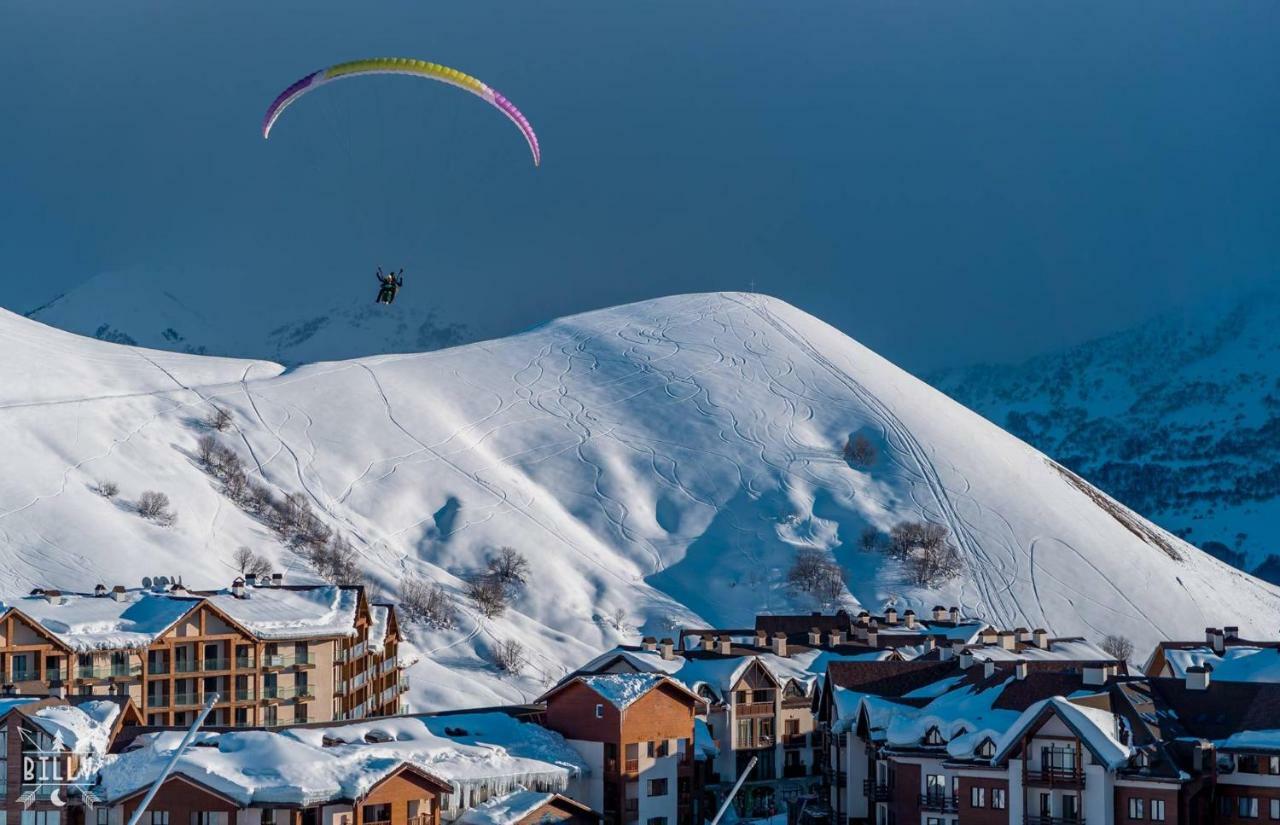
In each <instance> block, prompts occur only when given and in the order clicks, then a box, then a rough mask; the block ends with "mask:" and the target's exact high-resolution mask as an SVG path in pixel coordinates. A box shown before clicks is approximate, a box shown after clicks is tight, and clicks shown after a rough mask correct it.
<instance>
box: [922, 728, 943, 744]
mask: <svg viewBox="0 0 1280 825" xmlns="http://www.w3.org/2000/svg"><path fill="white" fill-rule="evenodd" d="M924 743H925V744H926V745H941V744H943V740H942V734H941V733H940V732H939V731H938V728H937V726H936V725H935V726H934V727H932V728H929V729H928V730H927V731H925V732H924Z"/></svg>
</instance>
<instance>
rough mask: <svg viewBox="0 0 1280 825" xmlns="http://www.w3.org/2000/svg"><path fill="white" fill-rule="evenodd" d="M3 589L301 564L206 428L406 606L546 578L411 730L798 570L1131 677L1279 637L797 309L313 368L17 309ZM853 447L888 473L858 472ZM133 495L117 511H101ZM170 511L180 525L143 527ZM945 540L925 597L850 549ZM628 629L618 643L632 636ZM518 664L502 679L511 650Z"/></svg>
mask: <svg viewBox="0 0 1280 825" xmlns="http://www.w3.org/2000/svg"><path fill="white" fill-rule="evenodd" d="M0 351H3V353H4V356H5V357H4V358H3V359H0V416H2V417H3V419H2V420H3V426H0V455H3V456H5V472H4V473H3V474H2V475H0V563H3V565H4V567H5V569H6V571H11V574H10V576H8V577H7V582H8V584H6V585H5V587H7V588H8V589H9V591H12V592H9V593H7V594H0V595H10V596H12V595H16V594H20V593H22V592H24V591H25V590H26V589H28V588H30V587H32V586H34V585H36V584H44V585H54V586H58V587H61V588H63V589H84V588H87V587H90V586H92V585H93V584H95V583H97V582H98V581H102V582H104V583H106V584H108V585H112V584H115V583H123V584H129V585H133V584H136V583H137V581H138V580H139V579H140V577H141V576H143V575H157V574H164V575H171V576H172V575H181V576H182V577H183V580H184V581H185V582H186V583H187V585H188V586H193V587H202V586H219V585H225V584H226V583H227V582H228V581H229V580H230V578H231V577H232V575H233V569H232V566H231V562H230V557H231V554H232V552H233V551H234V550H235V548H236V547H238V546H240V545H249V546H251V547H253V548H255V549H256V550H258V551H259V552H262V553H266V554H268V555H270V556H272V558H273V559H275V560H276V561H277V563H278V564H280V565H282V566H287V567H288V576H289V577H290V578H291V579H293V580H298V579H302V578H305V577H307V576H308V575H309V574H308V572H307V570H306V567H305V565H304V564H303V563H302V562H301V561H300V560H299V559H297V558H296V557H293V556H292V555H291V554H290V552H289V551H288V550H286V549H285V548H283V547H282V546H280V545H279V544H278V543H277V542H276V541H275V540H274V538H273V536H272V534H271V533H270V532H268V531H267V530H266V529H265V528H264V527H262V526H261V525H260V524H259V523H258V522H257V521H255V520H253V519H252V518H250V517H248V516H247V515H245V514H244V513H242V512H240V511H239V510H238V509H237V508H236V507H235V506H233V505H232V504H231V503H230V502H229V501H227V500H226V499H225V498H224V497H223V496H222V495H221V494H220V493H219V491H218V489H217V487H216V485H215V484H214V483H212V481H211V480H210V479H209V478H208V477H207V476H206V475H205V474H204V473H203V472H202V471H201V469H200V468H199V466H198V464H197V462H196V461H195V459H194V456H193V451H194V447H195V442H196V439H197V438H198V436H199V435H201V434H202V433H204V432H206V431H205V430H203V429H202V428H201V425H200V421H201V419H203V418H204V417H205V416H206V415H207V414H208V412H209V410H210V408H211V405H212V404H214V403H216V404H218V405H221V406H224V407H226V408H227V409H229V410H230V411H231V412H232V415H233V422H234V423H233V427H232V428H231V430H229V431H228V432H226V433H224V434H222V435H221V436H220V437H221V438H222V440H223V442H224V443H226V444H227V445H229V446H232V447H234V448H235V449H236V450H238V451H239V452H240V454H241V455H242V456H243V457H244V459H245V461H246V462H247V463H248V465H249V466H250V468H251V470H252V471H253V473H254V474H255V475H260V476H261V477H262V478H263V479H265V480H266V481H267V482H268V483H270V484H271V485H273V486H274V487H276V488H277V489H279V490H281V491H288V492H293V491H298V492H301V493H303V494H304V495H306V496H307V497H308V498H309V499H310V500H311V501H312V503H313V504H314V506H315V508H316V509H317V511H318V512H319V513H320V514H321V515H322V516H323V517H324V518H325V519H326V521H328V522H329V523H330V524H331V525H332V526H334V527H335V528H337V529H339V530H341V531H343V532H344V533H346V534H347V535H349V536H350V537H351V539H352V541H353V543H354V544H355V546H356V548H357V550H358V551H359V553H360V554H361V556H362V560H363V564H364V566H365V568H366V569H367V572H368V574H369V576H370V577H371V578H372V579H373V580H374V581H375V582H377V583H378V584H380V585H381V586H382V587H383V588H384V589H385V590H386V591H387V592H388V593H394V592H395V587H396V582H397V581H398V580H399V579H401V578H402V577H404V576H405V575H406V574H416V575H422V576H426V577H429V578H431V579H434V580H436V581H439V582H442V583H443V584H445V585H446V586H447V587H449V588H452V589H454V590H457V591H460V590H461V588H462V580H463V577H464V576H466V575H467V574H468V573H469V572H471V571H474V570H475V569H477V568H478V567H480V566H481V565H482V564H483V560H484V558H485V556H486V554H487V553H489V552H490V551H491V550H492V548H494V547H497V546H502V545H510V546H513V547H516V548H518V549H519V550H520V551H522V552H524V553H525V554H526V555H527V556H528V557H529V558H530V560H531V561H532V571H531V576H530V581H529V584H528V586H527V587H526V588H525V590H524V593H523V594H522V595H521V596H520V598H519V599H518V600H517V602H516V604H515V605H514V608H513V609H512V610H510V611H508V612H507V613H506V614H505V615H504V616H502V617H501V618H499V619H494V620H488V619H483V618H482V617H480V616H479V615H478V614H476V613H474V612H472V611H470V610H468V611H466V612H465V615H464V616H463V619H462V621H461V622H460V624H459V627H457V628H456V629H454V630H450V631H430V630H427V629H425V628H421V627H417V628H413V632H414V633H415V636H416V643H417V646H418V648H419V649H420V651H422V654H423V658H422V661H421V662H419V664H418V665H416V678H415V681H414V694H413V696H412V698H413V699H414V700H415V701H416V702H418V704H419V706H441V705H450V704H452V705H476V704H484V703H486V702H493V701H505V700H519V699H524V698H531V697H532V696H533V695H534V694H536V693H537V692H538V691H539V690H540V688H541V686H542V685H543V684H545V683H546V682H548V681H550V680H552V679H555V678H558V677H559V676H561V675H562V674H563V673H564V671H565V668H566V667H570V666H577V665H579V664H581V663H582V662H583V661H585V660H586V659H588V658H589V657H590V656H591V655H593V654H594V653H596V652H598V651H600V650H602V649H604V648H606V647H609V646H612V645H614V644H615V643H618V642H620V641H634V639H635V635H636V633H637V632H639V631H641V630H644V631H647V632H664V631H666V630H667V629H668V628H669V627H670V626H671V625H672V624H674V623H681V622H688V623H696V624H698V625H700V626H705V624H707V623H714V624H719V625H726V624H727V625H733V626H743V625H749V624H750V620H751V617H752V616H753V615H754V614H755V613H757V612H760V611H775V612H776V611H783V610H790V609H805V610H807V609H810V608H811V607H813V605H811V604H809V603H808V602H806V601H804V600H803V598H801V597H791V596H789V595H788V594H787V592H786V589H785V587H784V586H783V580H784V577H785V572H786V569H787V567H788V566H789V564H790V562H791V561H792V559H793V558H794V557H795V554H796V551H797V549H798V548H802V547H816V548H819V549H821V550H823V551H824V552H830V553H832V554H834V556H835V558H836V559H838V560H839V561H840V562H841V563H842V564H843V565H845V567H846V568H847V571H848V573H847V577H846V580H847V584H848V586H849V588H850V594H849V595H848V597H847V599H846V601H847V602H848V603H849V604H853V601H854V600H857V601H859V602H861V603H863V604H866V605H869V606H875V607H879V606H880V605H882V604H883V603H884V602H885V601H886V600H889V599H894V600H896V601H897V603H898V605H899V606H900V607H904V606H914V607H915V608H916V609H917V610H920V609H921V607H925V608H927V607H930V606H932V605H933V604H934V603H938V602H941V603H943V604H960V605H963V606H964V609H965V610H966V612H969V613H971V614H977V615H980V616H983V617H986V618H988V619H990V620H991V621H993V622H996V623H999V624H1001V625H1005V626H1010V627H1012V626H1016V625H1025V626H1028V627H1036V626H1044V627H1046V628H1049V629H1050V630H1051V631H1052V632H1054V633H1055V634H1059V635H1061V634H1074V633H1078V634H1083V635H1085V636H1088V637H1089V638H1091V639H1095V640H1096V639H1098V638H1100V637H1101V636H1102V635H1103V634H1106V633H1110V632H1119V633H1123V634H1125V635H1128V636H1130V637H1131V638H1132V639H1133V640H1134V642H1135V643H1136V644H1137V646H1138V648H1139V650H1140V651H1145V650H1146V649H1148V648H1149V647H1150V646H1151V645H1152V644H1153V643H1154V642H1155V640H1156V639H1157V638H1158V637H1161V636H1173V637H1183V636H1191V637H1198V636H1199V634H1200V633H1201V632H1202V630H1203V627H1204V626H1205V625H1210V624H1219V625H1220V624H1224V623H1226V624H1238V625H1240V626H1241V630H1242V632H1243V633H1245V634H1249V633H1260V634H1271V633H1274V630H1275V628H1276V627H1277V626H1278V625H1280V598H1277V596H1278V595H1280V593H1278V592H1277V590H1276V589H1274V588H1272V587H1270V586H1267V585H1263V584H1261V583H1259V582H1258V581H1256V580H1254V579H1251V578H1250V577H1248V576H1246V575H1244V574H1241V573H1240V572H1238V571H1236V570H1234V569H1232V568H1230V567H1228V566H1227V565H1225V564H1222V563H1220V562H1218V561H1216V560H1214V559H1212V558H1210V557H1208V556H1206V555H1204V554H1202V553H1200V552H1199V551H1197V550H1195V549H1194V548H1191V547H1190V546H1188V545H1186V544H1185V543H1183V542H1181V541H1180V540H1178V539H1176V538H1173V537H1172V536H1170V535H1168V534H1166V533H1164V532H1162V531H1160V530H1159V529H1157V528H1155V527H1153V526H1151V525H1150V524H1148V523H1147V522H1145V521H1144V520H1142V519H1141V518H1139V517H1137V516H1135V515H1133V514H1132V513H1130V512H1129V511H1127V510H1125V509H1124V508H1123V507H1120V506H1119V505H1116V504H1115V503H1114V502H1112V501H1110V500H1109V499H1107V498H1106V497H1104V496H1101V495H1100V494H1098V493H1097V492H1096V491H1095V490H1093V489H1092V488H1090V487H1088V486H1087V485H1085V484H1084V483H1083V482H1080V481H1079V480H1078V479H1076V478H1074V477H1073V476H1072V475H1071V474H1069V473H1067V472H1065V471H1062V470H1060V469H1059V468H1057V467H1056V465H1054V464H1053V463H1052V462H1051V461H1049V460H1048V459H1046V458H1045V457H1044V456H1043V455H1041V454H1040V453H1038V452H1036V451H1035V450H1033V449H1031V448H1029V447H1027V446H1026V445H1025V444H1023V443H1021V442H1020V441H1018V440H1017V439H1015V438H1013V437H1011V436H1009V435H1008V434H1006V433H1004V432H1003V431H1001V430H999V429H998V428H996V427H995V426H993V425H992V424H990V423H988V422H987V421H986V420H984V419H982V418H981V417H979V416H978V415H976V414H974V413H971V412H969V411H968V410H966V409H964V408H962V407H960V406H959V405H958V404H956V403H954V402H952V401H951V400H949V399H948V398H946V397H945V396H944V395H942V394H941V393H939V392H937V391H935V390H933V389H931V388H930V387H928V386H926V385H925V384H923V383H921V382H920V381H917V380H916V379H914V378H912V377H911V376H909V375H907V374H906V373H904V372H903V371H901V370H899V369H898V368H896V367H894V366H893V365H892V364H890V363H888V362H886V361H884V360H883V359H881V358H880V357H878V356H877V355H875V354H874V353H872V352H870V351H868V350H866V349H865V348H863V347H862V346H860V345H859V344H857V343H856V342H854V341H852V340H850V339H849V338H848V337H846V336H845V335H843V334H842V333H840V332H838V331H837V330H835V329H833V328H831V327H829V326H827V325H826V324H824V323H822V322H821V321H819V320H817V319H815V318H812V317H810V316H807V315H805V314H804V313H802V312H800V311H798V310H796V309H795V308H793V307H790V306H788V305H786V304H784V303H781V302H779V301H775V300H772V299H768V298H764V297H760V296H752V295H743V294H710V295H689V296H677V297H671V298H665V299H661V300H655V301H650V302H645V303H640V304H634V305H630V306H623V307H618V308H614V309H610V310H604V311H599V312H593V313H588V314H584V315H579V316H574V317H570V318H565V319H562V320H559V321H556V322H553V323H551V324H548V325H546V326H543V327H540V328H538V329H535V330H532V331H530V332H527V333H524V334H522V335H518V336H513V337H511V338H507V339H503V340H499V341H490V342H485V343H478V344H472V345H468V346H463V347H457V348H454V349H448V350H441V351H437V352H431V353H427V354H422V355H395V356H383V357H375V358H366V359H362V360H357V361H349V362H334V363H321V364H313V365H310V366H306V367H302V368H300V369H297V370H292V371H288V372H281V370H280V368H279V367H276V366H274V365H271V364H266V363H262V362H243V361H228V360H219V359H210V358H203V357H199V356H189V355H172V354H161V353H156V352H152V351H145V350H141V349H138V348H135V347H129V346H122V345H113V344H108V343H104V342H101V341H94V340H87V339H83V338H78V337H75V336H72V335H70V334H68V333H64V332H60V331H56V330H53V329H50V328H47V327H43V326H41V325H39V324H37V323H35V322H33V321H30V320H27V319H23V318H20V317H17V316H13V315H9V314H4V313H0ZM851 433H863V434H865V435H866V436H867V437H868V438H869V439H870V440H871V441H872V442H873V443H874V445H876V450H875V452H876V453H877V457H876V458H875V460H874V461H873V462H872V463H871V464H870V466H867V467H864V468H859V469H854V468H853V467H851V466H850V465H849V464H848V463H846V462H845V461H844V460H843V459H842V457H841V447H842V445H843V444H844V442H845V441H846V439H847V438H848V437H849V435H850V434H851ZM104 480H113V481H116V482H117V483H118V484H119V485H120V494H119V496H118V498H117V500H115V501H111V500H108V499H105V498H103V497H101V496H99V495H97V494H96V493H95V492H94V490H93V487H94V486H95V485H96V484H98V483H99V482H101V481H104ZM146 489H152V490H160V491H163V492H166V493H167V494H168V495H169V497H170V498H171V499H172V501H173V505H174V509H176V510H177V512H178V522H177V524H175V525H174V526H172V527H168V528H165V527H160V526H157V525H155V524H153V523H151V522H148V521H144V520H143V519H141V518H139V517H138V516H137V515H136V513H135V512H133V511H132V509H131V507H130V506H129V502H131V501H133V500H135V499H136V498H137V496H138V495H139V494H140V493H141V492H142V491H143V490H146ZM909 518H926V519H929V520H932V521H936V522H941V523H943V524H945V525H947V526H948V527H949V529H950V530H951V531H952V534H953V536H954V538H955V541H956V543H957V545H958V547H959V549H960V552H961V555H962V556H963V559H964V561H965V566H964V569H963V571H962V573H961V574H960V576H959V577H957V578H956V579H954V580H952V581H950V582H949V583H947V584H945V585H943V586H941V587H939V588H936V589H933V590H929V589H922V588H918V587H914V586H912V585H911V584H909V583H908V582H907V581H906V579H905V577H904V576H903V573H902V571H901V570H900V569H899V567H898V565H897V563H896V562H894V561H892V560H889V559H887V558H886V557H884V556H883V555H881V554H880V553H878V552H875V551H863V550H861V549H859V537H860V536H861V534H862V532H863V530H864V529H865V528H867V527H868V526H871V527H875V528H879V529H881V530H888V529H889V528H890V527H891V526H892V525H894V524H896V523H898V522H899V521H901V520H903V519H909ZM616 611H621V613H622V615H623V617H624V619H623V621H622V623H621V625H622V626H621V629H619V628H618V627H615V624H616V622H615V621H614V614H615V612H616ZM507 639H517V640H519V641H521V642H522V643H523V644H524V645H525V647H526V649H527V651H528V653H529V659H530V666H529V668H527V669H526V671H525V675H524V676H523V677H521V678H519V679H511V678H510V677H507V678H500V677H499V676H498V675H497V674H496V672H495V671H494V670H493V669H492V668H490V667H488V666H487V665H486V656H487V655H488V651H489V650H491V649H492V648H493V647H495V646H496V645H497V644H499V643H500V642H502V641H504V640H507Z"/></svg>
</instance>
